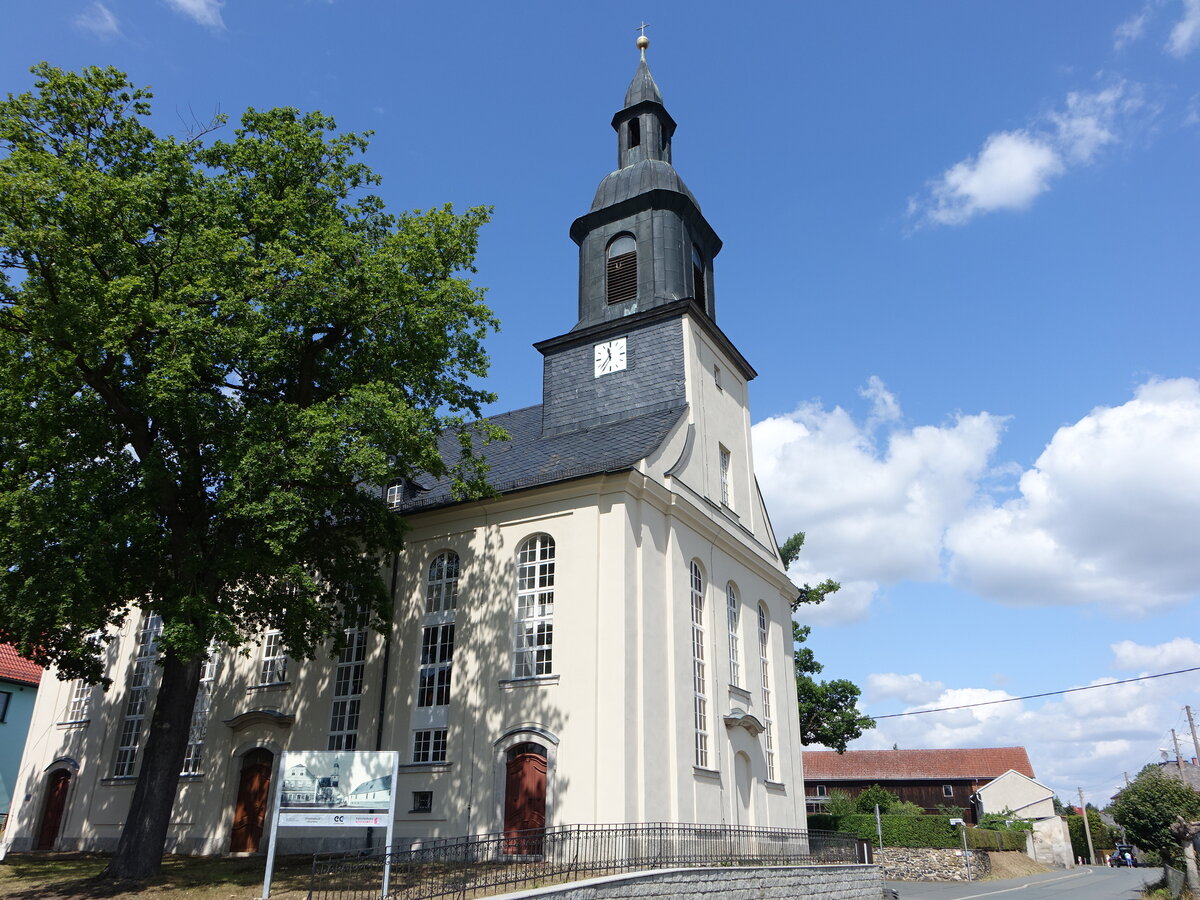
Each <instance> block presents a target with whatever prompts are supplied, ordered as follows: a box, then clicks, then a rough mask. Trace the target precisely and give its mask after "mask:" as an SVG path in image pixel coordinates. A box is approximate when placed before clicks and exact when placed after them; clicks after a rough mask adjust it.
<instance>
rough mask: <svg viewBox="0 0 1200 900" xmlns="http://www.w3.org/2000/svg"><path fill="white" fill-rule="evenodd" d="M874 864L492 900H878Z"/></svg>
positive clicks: (631, 879) (734, 871)
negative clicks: (694, 899) (527, 899)
mask: <svg viewBox="0 0 1200 900" xmlns="http://www.w3.org/2000/svg"><path fill="white" fill-rule="evenodd" d="M882 895H883V877H882V875H881V873H880V870H879V866H872V865H846V866H767V867H762V868H749V867H748V868H733V867H730V868H720V869H661V870H658V871H655V872H633V873H630V874H627V875H613V876H608V877H605V878H591V879H589V880H587V881H576V882H574V883H572V884H564V885H559V886H556V887H547V888H535V889H533V890H527V891H517V892H515V893H511V894H504V895H503V897H497V898H494V900H524V898H530V900H532V898H537V900H632V898H637V900H655V898H663V900H684V898H708V900H796V898H801V897H803V898H804V900H880V897H881V896H882Z"/></svg>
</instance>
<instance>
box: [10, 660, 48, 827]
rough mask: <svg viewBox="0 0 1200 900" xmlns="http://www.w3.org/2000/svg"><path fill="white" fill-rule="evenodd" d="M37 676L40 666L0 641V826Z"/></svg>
mask: <svg viewBox="0 0 1200 900" xmlns="http://www.w3.org/2000/svg"><path fill="white" fill-rule="evenodd" d="M41 680H42V667H41V666H39V665H37V664H36V663H31V662H30V661H29V660H27V659H22V658H21V657H20V656H18V655H17V651H16V648H15V647H12V646H10V645H9V644H0V827H2V826H3V825H4V824H5V819H6V818H7V816H8V809H9V807H10V806H11V805H12V799H13V796H14V795H15V794H16V788H15V785H16V781H17V772H18V770H19V768H20V764H21V751H22V750H24V749H25V736H26V735H27V734H28V733H29V723H30V720H31V719H32V718H33V705H34V699H35V698H36V697H37V691H38V684H39V682H41Z"/></svg>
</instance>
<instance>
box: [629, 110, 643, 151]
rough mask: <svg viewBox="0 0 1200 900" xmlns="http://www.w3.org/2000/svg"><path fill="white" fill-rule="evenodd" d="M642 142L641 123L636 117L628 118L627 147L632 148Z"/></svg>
mask: <svg viewBox="0 0 1200 900" xmlns="http://www.w3.org/2000/svg"><path fill="white" fill-rule="evenodd" d="M641 143H642V123H641V122H640V121H639V120H638V119H636V118H633V119H630V120H629V147H630V149H633V148H634V147H637V146H638V145H640V144H641Z"/></svg>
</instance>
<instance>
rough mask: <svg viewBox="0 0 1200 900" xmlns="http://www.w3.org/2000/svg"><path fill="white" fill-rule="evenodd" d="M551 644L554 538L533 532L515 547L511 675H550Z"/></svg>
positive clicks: (521, 676)
mask: <svg viewBox="0 0 1200 900" xmlns="http://www.w3.org/2000/svg"><path fill="white" fill-rule="evenodd" d="M553 646H554V538H552V537H550V535H548V534H535V535H534V536H533V537H531V538H530V539H529V540H527V541H525V543H523V544H522V545H521V547H520V549H519V550H518V551H517V618H516V622H515V623H514V624H513V678H531V677H533V676H535V675H549V674H550V672H551V671H552V663H553Z"/></svg>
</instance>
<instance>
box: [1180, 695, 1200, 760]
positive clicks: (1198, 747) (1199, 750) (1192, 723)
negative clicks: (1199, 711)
mask: <svg viewBox="0 0 1200 900" xmlns="http://www.w3.org/2000/svg"><path fill="white" fill-rule="evenodd" d="M1183 711H1184V712H1186V713H1187V717H1188V727H1189V728H1191V729H1192V753H1193V754H1195V756H1200V740H1197V739H1196V720H1195V719H1193V718H1192V708H1191V707H1190V706H1185V707H1184V708H1183Z"/></svg>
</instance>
